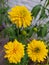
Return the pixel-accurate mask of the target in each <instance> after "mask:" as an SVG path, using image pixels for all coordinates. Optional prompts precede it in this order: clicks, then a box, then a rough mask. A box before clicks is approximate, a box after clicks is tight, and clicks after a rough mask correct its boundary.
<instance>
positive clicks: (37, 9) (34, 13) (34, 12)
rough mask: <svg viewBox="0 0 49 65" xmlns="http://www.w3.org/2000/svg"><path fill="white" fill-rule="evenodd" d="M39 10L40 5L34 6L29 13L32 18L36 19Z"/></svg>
mask: <svg viewBox="0 0 49 65" xmlns="http://www.w3.org/2000/svg"><path fill="white" fill-rule="evenodd" d="M40 10H41V5H36V6H35V7H34V8H33V9H32V11H31V13H32V16H34V17H35V18H36V16H37V15H38V13H39V11H40Z"/></svg>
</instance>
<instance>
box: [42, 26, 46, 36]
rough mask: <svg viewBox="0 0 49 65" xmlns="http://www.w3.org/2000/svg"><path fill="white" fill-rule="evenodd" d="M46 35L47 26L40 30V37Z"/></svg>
mask: <svg viewBox="0 0 49 65" xmlns="http://www.w3.org/2000/svg"><path fill="white" fill-rule="evenodd" d="M46 34H47V26H46V25H44V27H43V28H42V37H44V36H46Z"/></svg>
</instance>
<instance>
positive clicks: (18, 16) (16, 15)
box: [8, 6, 32, 28]
mask: <svg viewBox="0 0 49 65" xmlns="http://www.w3.org/2000/svg"><path fill="white" fill-rule="evenodd" d="M8 14H9V18H10V19H11V22H12V23H13V24H16V26H17V27H18V28H21V27H22V26H23V27H24V28H25V27H27V26H30V24H31V21H32V17H31V12H30V11H29V10H28V9H27V8H26V7H25V6H15V7H13V8H11V11H9V12H8Z"/></svg>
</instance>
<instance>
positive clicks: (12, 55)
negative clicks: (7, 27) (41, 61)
mask: <svg viewBox="0 0 49 65" xmlns="http://www.w3.org/2000/svg"><path fill="white" fill-rule="evenodd" d="M4 48H5V53H6V54H5V56H4V57H5V58H8V60H9V62H10V63H16V64H17V63H18V62H20V61H21V59H22V58H23V56H24V45H22V43H19V42H18V41H17V40H14V41H13V42H11V41H10V42H8V43H7V44H5V45H4Z"/></svg>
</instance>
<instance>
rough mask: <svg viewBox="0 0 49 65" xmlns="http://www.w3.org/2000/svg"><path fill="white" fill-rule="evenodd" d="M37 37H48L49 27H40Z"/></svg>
mask: <svg viewBox="0 0 49 65" xmlns="http://www.w3.org/2000/svg"><path fill="white" fill-rule="evenodd" d="M37 35H38V36H40V37H45V36H46V35H47V26H46V24H45V25H44V26H43V27H42V26H39V27H38V32H37Z"/></svg>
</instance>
